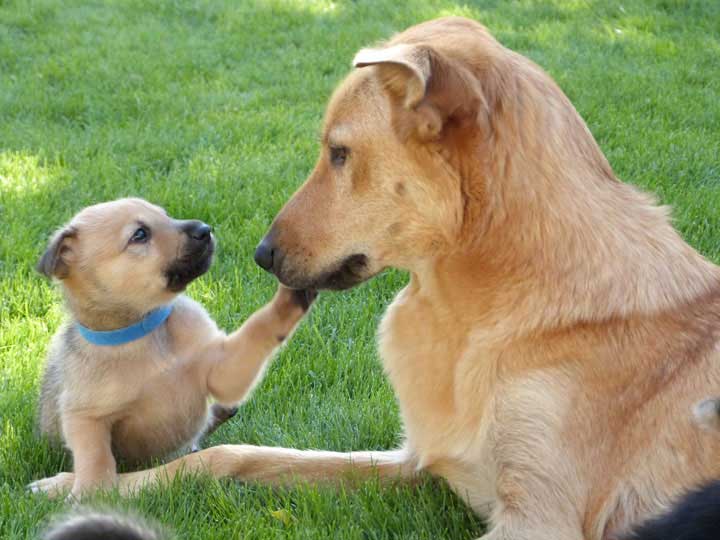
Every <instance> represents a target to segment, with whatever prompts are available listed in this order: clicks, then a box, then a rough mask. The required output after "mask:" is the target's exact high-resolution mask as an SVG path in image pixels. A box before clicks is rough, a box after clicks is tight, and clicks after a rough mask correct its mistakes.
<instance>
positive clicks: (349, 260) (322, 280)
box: [275, 253, 375, 291]
mask: <svg viewBox="0 0 720 540" xmlns="http://www.w3.org/2000/svg"><path fill="white" fill-rule="evenodd" d="M283 266H284V265H283ZM284 270H285V269H284V268H281V270H280V271H277V272H275V273H276V276H277V278H278V279H279V280H280V282H281V283H283V284H284V285H286V286H288V287H292V288H294V289H316V290H321V289H324V290H332V291H342V290H345V289H350V288H352V287H355V286H356V285H359V284H360V283H362V282H364V281H367V280H368V279H370V278H371V277H373V275H375V274H374V273H373V272H370V271H369V259H368V257H367V255H364V254H362V253H356V254H354V255H350V256H349V257H346V258H344V259H343V260H342V261H340V262H339V263H338V264H337V265H335V266H333V267H331V268H330V269H329V270H326V271H324V272H322V273H321V274H319V275H316V276H300V275H297V274H295V273H293V272H291V271H284Z"/></svg>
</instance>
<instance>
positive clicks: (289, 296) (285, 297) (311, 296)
mask: <svg viewBox="0 0 720 540" xmlns="http://www.w3.org/2000/svg"><path fill="white" fill-rule="evenodd" d="M317 295H318V293H317V291H315V290H312V289H290V288H288V287H285V285H280V286H279V287H278V291H277V294H276V295H275V299H274V305H275V309H276V310H277V312H278V314H279V315H280V316H281V317H282V318H289V319H295V318H301V317H302V316H303V315H304V314H305V312H307V310H309V309H310V306H311V305H312V303H313V302H314V301H315V299H316V298H317Z"/></svg>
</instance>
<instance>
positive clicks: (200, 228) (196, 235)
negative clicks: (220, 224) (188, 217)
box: [185, 220, 212, 242]
mask: <svg viewBox="0 0 720 540" xmlns="http://www.w3.org/2000/svg"><path fill="white" fill-rule="evenodd" d="M185 232H186V233H187V235H188V236H189V237H190V238H192V239H193V240H197V241H198V242H206V241H207V240H209V239H210V233H211V232H212V227H211V226H210V225H208V224H207V223H203V222H202V221H196V220H193V221H189V222H188V224H187V225H186V226H185Z"/></svg>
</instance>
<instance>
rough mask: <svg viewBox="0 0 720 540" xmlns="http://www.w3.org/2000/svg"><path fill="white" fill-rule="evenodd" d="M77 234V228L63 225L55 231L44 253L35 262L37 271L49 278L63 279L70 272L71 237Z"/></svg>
mask: <svg viewBox="0 0 720 540" xmlns="http://www.w3.org/2000/svg"><path fill="white" fill-rule="evenodd" d="M76 236H77V229H75V228H74V227H65V228H64V229H61V230H59V231H58V232H57V233H55V234H54V235H53V237H52V239H51V240H50V243H49V244H48V247H47V249H46V250H45V253H43V256H42V257H40V260H39V261H38V263H37V267H36V268H37V271H38V272H40V273H41V274H44V275H45V276H47V277H49V278H51V277H56V278H58V279H65V278H66V277H67V276H68V274H69V273H70V262H71V259H72V247H71V245H70V244H71V242H72V239H73V238H75V237H76Z"/></svg>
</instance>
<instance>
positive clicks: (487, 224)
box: [121, 18, 720, 540]
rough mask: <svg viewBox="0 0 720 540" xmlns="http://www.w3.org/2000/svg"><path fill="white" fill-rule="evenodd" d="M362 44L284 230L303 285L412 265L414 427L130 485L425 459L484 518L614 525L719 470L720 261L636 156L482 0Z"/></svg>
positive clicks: (493, 522) (391, 323) (520, 535)
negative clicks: (712, 428) (384, 446)
mask: <svg viewBox="0 0 720 540" xmlns="http://www.w3.org/2000/svg"><path fill="white" fill-rule="evenodd" d="M355 65H356V66H357V67H360V68H362V69H357V70H356V71H354V72H353V73H351V74H350V75H349V76H348V78H347V79H346V80H345V81H344V82H343V83H342V84H341V85H340V87H339V88H338V90H337V91H336V92H335V94H334V96H333V97H332V99H331V101H330V104H329V107H328V111H327V115H326V118H325V124H324V136H323V148H322V151H321V155H320V158H319V160H318V163H317V165H316V167H315V169H314V170H313V172H312V173H311V175H310V177H309V178H308V180H307V182H306V183H305V184H304V185H303V186H302V187H301V188H300V190H299V191H298V192H297V193H296V194H295V195H294V197H293V198H292V199H291V200H290V201H289V202H288V203H287V205H286V206H285V207H284V208H283V210H282V211H281V212H280V214H279V215H278V217H277V219H276V220H275V222H274V224H273V227H272V229H271V231H270V233H269V234H268V236H267V237H266V239H265V240H264V243H265V246H266V248H267V246H270V245H271V246H272V248H273V250H274V251H273V253H274V259H273V265H272V271H273V272H275V273H276V274H277V276H278V277H279V279H280V280H281V281H282V282H284V283H285V284H287V285H289V286H296V287H315V286H317V287H333V288H343V287H347V286H351V285H353V284H354V283H357V282H359V281H362V280H364V279H367V278H369V277H370V276H372V275H373V274H375V273H377V272H379V271H381V270H382V269H383V268H386V267H391V266H392V267H398V268H402V269H406V270H408V271H409V273H410V283H409V285H408V286H407V287H406V288H405V289H404V290H403V291H401V292H400V293H399V294H398V296H397V298H396V299H395V301H394V302H393V304H392V305H391V306H390V307H389V309H388V310H387V313H386V314H385V317H384V319H383V321H382V324H381V326H380V332H379V343H380V351H381V356H382V361H383V364H384V367H385V370H386V372H387V375H388V377H389V378H390V381H391V382H392V385H393V387H394V389H395V391H396V393H397V396H398V400H399V403H400V410H401V414H402V418H403V422H404V427H405V436H406V442H405V444H404V446H403V448H402V449H399V450H394V451H391V452H357V453H351V454H340V453H332V452H314V451H298V450H292V449H282V448H262V447H252V446H220V447H216V448H210V449H207V450H204V451H202V452H200V453H197V454H193V455H191V456H187V457H184V458H181V459H180V460H177V461H175V462H172V463H170V464H169V465H167V466H165V467H162V468H157V469H153V470H151V471H143V472H140V473H134V474H130V475H127V476H124V477H123V478H122V479H121V488H122V489H123V490H125V491H129V490H131V489H133V488H134V487H137V486H140V485H143V484H145V483H148V482H152V481H155V480H157V479H161V478H164V477H166V476H172V475H174V474H175V473H176V472H177V471H178V470H180V469H181V468H183V467H184V468H186V469H187V470H193V469H197V468H203V469H207V470H209V471H210V472H211V473H212V474H214V475H216V476H224V475H232V476H235V477H237V478H241V479H259V480H262V481H267V482H274V483H280V482H289V481H292V479H293V478H300V479H310V480H316V479H333V478H336V477H338V476H339V475H341V474H342V473H344V472H346V471H350V470H355V471H357V472H360V473H363V472H365V473H368V474H369V473H370V472H375V473H378V474H380V475H381V476H388V477H412V476H413V475H414V474H415V473H416V472H418V471H421V470H424V471H428V472H430V473H431V474H434V475H438V476H441V477H443V478H445V479H446V480H447V481H448V482H449V483H450V485H451V486H452V487H453V488H454V489H455V491H456V492H457V493H458V495H460V496H461V497H463V498H465V500H467V501H468V503H469V504H470V505H471V506H472V507H473V508H474V509H475V510H476V511H477V512H479V513H480V514H482V515H484V516H486V517H487V518H488V519H489V526H490V528H489V532H488V533H487V534H486V535H485V536H484V537H483V538H484V539H485V540H500V539H506V540H530V539H532V540H582V539H586V540H601V539H611V538H614V537H615V536H616V535H618V534H620V533H621V532H622V531H625V530H627V529H628V527H629V526H630V525H631V524H634V523H637V522H639V521H640V520H643V519H644V518H646V517H648V516H650V515H653V514H656V513H657V512H659V511H660V510H661V509H663V508H664V507H665V506H666V505H667V504H669V503H670V502H671V501H672V500H673V499H674V498H675V497H676V496H678V495H679V494H680V493H682V492H683V491H684V490H686V489H688V488H690V487H691V486H694V485H696V484H698V483H700V482H702V481H703V480H706V479H710V478H718V477H720V440H719V438H718V437H716V436H715V435H714V434H713V433H710V432H708V431H706V430H701V429H699V428H698V427H697V426H696V425H695V424H694V422H693V417H692V412H691V409H692V406H693V404H695V403H696V402H698V401H699V400H700V399H702V398H704V397H706V396H707V395H713V393H714V392H716V391H717V388H718V387H720V348H719V346H718V339H719V338H720V272H719V270H718V268H717V267H716V266H714V265H713V264H711V263H710V262H708V261H707V260H705V259H704V258H703V257H702V256H700V255H699V254H698V253H697V252H696V251H695V250H693V249H692V248H691V247H690V246H689V245H687V244H686V243H685V242H684V241H683V240H682V238H681V237H680V236H679V235H678V233H677V232H676V231H675V230H674V229H673V227H672V226H671V224H670V222H669V220H668V212H667V210H666V209H664V208H661V207H658V206H656V204H655V202H654V200H653V199H652V198H651V197H649V196H647V195H645V194H643V193H641V192H640V191H638V190H637V189H636V188H634V187H632V186H630V185H627V184H624V183H621V182H620V181H618V180H617V179H616V177H615V176H614V174H613V172H612V170H611V168H610V165H609V164H608V162H607V160H606V159H605V157H604V156H603V154H602V152H601V150H600V149H599V147H598V145H597V144H596V142H595V140H594V139H593V137H592V135H591V134H590V132H589V130H588V129H587V127H586V125H585V124H584V122H583V121H582V119H581V118H580V116H579V115H578V114H577V112H576V111H575V109H574V108H573V106H572V104H571V103H570V102H569V100H568V99H567V97H566V96H565V95H564V94H563V93H562V91H561V90H560V89H559V88H558V87H557V85H556V84H555V83H554V82H553V81H552V80H551V78H550V77H549V76H548V75H547V74H545V73H544V72H543V71H542V70H541V69H540V68H538V67H537V66H536V65H535V64H533V63H532V62H530V61H529V60H527V59H526V58H524V57H522V56H520V55H518V54H516V53H514V52H512V51H510V50H508V49H506V48H504V47H503V46H502V45H500V44H499V43H498V42H497V41H496V40H495V39H494V38H493V37H492V36H491V35H490V34H489V33H488V32H487V30H485V28H483V27H482V26H481V25H479V24H477V23H475V22H473V21H469V20H466V19H461V18H447V19H440V20H436V21H430V22H427V23H424V24H420V25H418V26H414V27H412V28H410V29H408V30H406V31H405V32H403V33H401V34H399V35H397V36H395V37H394V38H393V39H392V40H390V41H389V42H388V43H386V44H383V45H382V46H380V47H379V48H376V49H366V50H363V51H360V52H359V53H358V55H357V57H356V59H355ZM317 216H323V218H322V219H318V217H317Z"/></svg>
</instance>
